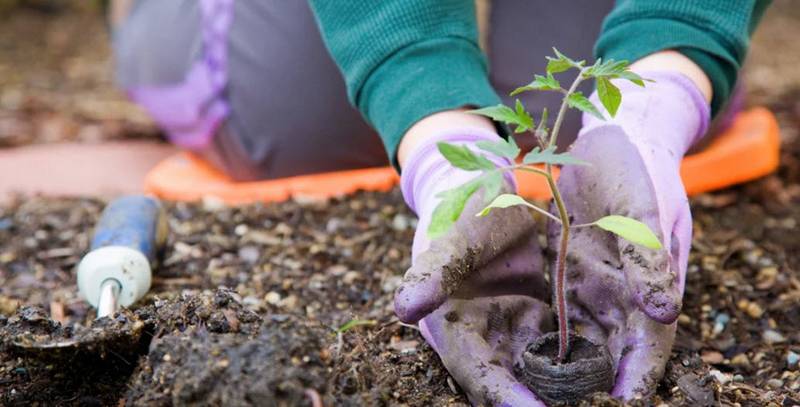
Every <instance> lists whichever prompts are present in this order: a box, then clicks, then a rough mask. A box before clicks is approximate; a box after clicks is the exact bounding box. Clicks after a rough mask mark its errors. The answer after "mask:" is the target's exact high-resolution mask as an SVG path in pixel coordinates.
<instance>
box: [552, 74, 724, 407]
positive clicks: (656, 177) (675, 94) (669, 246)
mask: <svg viewBox="0 0 800 407" xmlns="http://www.w3.org/2000/svg"><path fill="white" fill-rule="evenodd" d="M642 76H643V77H645V78H649V79H652V80H654V81H655V82H646V87H645V88H642V87H639V86H636V85H634V84H632V83H629V82H627V81H625V82H622V81H615V84H616V85H618V86H619V87H620V90H621V92H622V105H621V106H620V108H619V111H618V113H617V116H616V117H615V118H614V119H613V120H609V121H601V120H599V119H596V118H594V117H592V116H589V115H584V118H583V121H584V127H583V129H582V130H581V132H580V134H579V135H578V139H577V141H576V142H575V143H574V145H573V146H572V149H571V154H572V155H573V156H575V157H577V158H580V159H582V160H584V161H587V162H589V163H590V164H591V165H590V166H566V167H564V169H563V170H562V172H561V177H560V179H559V180H558V185H559V188H560V189H561V192H562V194H563V196H564V200H565V204H566V206H567V209H568V210H569V211H570V213H571V214H572V215H573V216H574V217H575V218H574V220H573V224H581V223H589V222H593V221H595V220H597V219H599V218H601V217H603V216H606V215H624V216H628V217H631V218H634V219H637V220H640V221H642V222H644V223H645V224H647V225H648V226H649V227H650V228H651V230H653V231H654V232H655V233H656V235H657V236H658V237H659V240H660V241H661V242H662V244H663V246H664V248H663V249H662V250H650V249H647V248H644V247H642V246H637V245H633V244H631V243H630V242H628V241H626V240H623V239H621V238H618V237H616V236H615V235H612V234H611V233H608V232H605V231H603V230H600V229H599V228H594V227H589V228H578V229H574V230H573V233H572V235H571V236H572V238H571V241H570V254H569V257H568V261H567V267H568V269H567V279H568V281H567V288H568V302H569V307H568V308H569V315H570V321H571V323H572V324H573V327H574V328H575V329H576V330H577V331H579V332H581V333H583V334H584V335H586V336H588V337H590V338H591V339H593V340H595V341H597V342H598V343H606V344H608V347H609V351H610V352H611V355H612V357H613V359H614V361H615V363H616V368H617V379H616V384H615V387H614V390H613V394H614V395H615V396H620V397H623V398H625V399H631V398H635V397H638V396H646V395H649V394H650V393H651V392H652V391H653V390H654V388H655V385H656V383H657V382H658V380H660V378H661V377H662V375H663V373H664V366H665V364H666V362H667V360H668V359H669V355H670V351H671V348H672V343H673V340H674V338H675V327H676V325H675V320H676V319H677V317H678V315H679V314H680V310H681V299H682V296H683V289H684V280H685V276H686V266H687V262H688V255H689V248H690V246H691V240H692V218H691V213H690V211H689V202H688V199H687V197H686V192H685V190H684V187H683V183H682V181H681V178H680V173H679V167H680V163H681V159H682V158H683V156H684V154H685V153H686V151H687V150H688V149H689V148H690V147H691V146H692V144H694V143H695V142H696V141H698V139H700V138H701V137H702V136H703V135H704V134H705V132H706V130H707V127H708V121H709V106H708V103H707V102H706V101H705V99H704V98H703V95H702V94H701V93H700V91H699V90H698V89H697V87H696V86H695V85H694V84H693V83H692V82H691V81H690V80H689V79H688V78H686V77H684V76H682V75H680V74H676V73H667V72H661V71H659V72H644V73H642ZM593 98H594V99H595V104H597V98H596V95H595V96H594V97H593ZM549 229H550V233H549V235H550V236H549V239H550V242H551V247H557V246H553V245H552V244H553V243H555V242H556V241H557V240H556V239H558V238H559V236H560V229H559V226H558V225H555V224H551V225H550V228H549Z"/></svg>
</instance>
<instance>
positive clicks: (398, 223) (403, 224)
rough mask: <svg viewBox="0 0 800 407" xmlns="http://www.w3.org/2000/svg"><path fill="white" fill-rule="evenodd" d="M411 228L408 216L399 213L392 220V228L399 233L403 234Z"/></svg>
mask: <svg viewBox="0 0 800 407" xmlns="http://www.w3.org/2000/svg"><path fill="white" fill-rule="evenodd" d="M409 226H410V222H409V219H408V216H406V215H403V214H401V213H398V214H397V215H395V216H394V219H392V228H393V229H394V230H396V231H398V232H402V231H404V230H406V229H408V227H409Z"/></svg>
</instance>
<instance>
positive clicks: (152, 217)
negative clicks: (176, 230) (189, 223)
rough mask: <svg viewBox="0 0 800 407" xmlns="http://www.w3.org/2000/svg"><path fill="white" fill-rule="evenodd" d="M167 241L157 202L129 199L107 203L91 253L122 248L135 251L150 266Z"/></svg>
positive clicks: (162, 217)
mask: <svg viewBox="0 0 800 407" xmlns="http://www.w3.org/2000/svg"><path fill="white" fill-rule="evenodd" d="M166 237H167V222H166V217H165V215H164V210H163V209H162V207H161V204H160V203H159V201H158V200H157V199H155V198H151V197H148V196H144V195H130V196H124V197H121V198H117V199H115V200H113V201H111V202H110V203H109V204H108V205H107V206H106V208H105V209H104V210H103V213H102V215H100V220H99V221H98V222H97V226H96V227H95V231H94V237H93V238H92V245H91V250H95V249H99V248H101V247H105V246H125V247H129V248H132V249H135V250H138V251H139V252H141V253H142V254H144V255H145V257H147V259H148V260H149V261H150V263H151V264H152V263H153V262H154V261H155V260H156V255H157V253H158V251H159V250H160V249H161V248H162V247H163V246H164V242H165V241H166Z"/></svg>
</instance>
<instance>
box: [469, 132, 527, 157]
mask: <svg viewBox="0 0 800 407" xmlns="http://www.w3.org/2000/svg"><path fill="white" fill-rule="evenodd" d="M475 145H476V146H478V148H480V149H481V150H483V151H488V152H490V153H492V154H496V155H499V156H501V157H505V158H510V159H512V160H513V159H515V158H517V156H518V155H519V153H520V149H519V146H517V142H516V141H514V137H512V136H508V139H507V140H503V139H501V140H497V141H488V140H482V141H479V142H477V143H475Z"/></svg>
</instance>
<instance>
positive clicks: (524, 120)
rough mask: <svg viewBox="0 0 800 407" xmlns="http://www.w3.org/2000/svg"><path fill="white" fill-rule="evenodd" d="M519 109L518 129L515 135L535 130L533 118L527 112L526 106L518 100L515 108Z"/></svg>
mask: <svg viewBox="0 0 800 407" xmlns="http://www.w3.org/2000/svg"><path fill="white" fill-rule="evenodd" d="M514 107H515V108H516V109H517V128H516V129H515V130H514V133H522V132H525V131H528V130H531V129H533V117H531V115H530V113H528V112H527V111H526V110H525V106H523V105H522V102H520V101H519V99H517V102H516V104H515V106H514Z"/></svg>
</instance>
